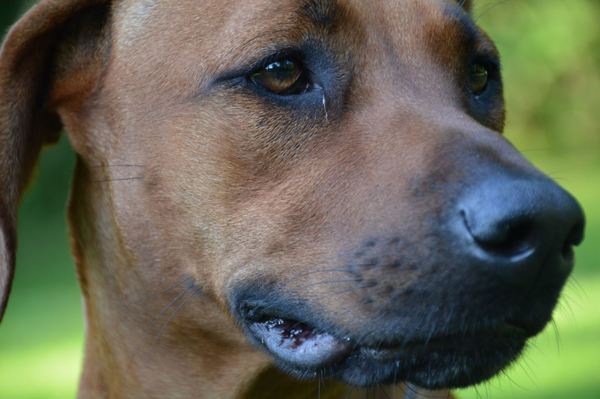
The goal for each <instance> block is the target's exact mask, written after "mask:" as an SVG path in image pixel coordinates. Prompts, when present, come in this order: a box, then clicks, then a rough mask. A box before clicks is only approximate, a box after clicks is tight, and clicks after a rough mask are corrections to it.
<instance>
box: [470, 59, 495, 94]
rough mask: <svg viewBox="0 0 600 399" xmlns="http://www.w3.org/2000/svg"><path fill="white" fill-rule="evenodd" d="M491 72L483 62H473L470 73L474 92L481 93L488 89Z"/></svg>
mask: <svg viewBox="0 0 600 399" xmlns="http://www.w3.org/2000/svg"><path fill="white" fill-rule="evenodd" d="M489 79H490V72H489V70H488V68H486V67H485V66H484V65H482V64H473V65H472V66H471V71H470V73H469V86H470V89H471V92H472V93H473V94H475V95H476V96H477V95H480V94H482V93H483V92H484V91H485V89H487V86H488V82H489Z"/></svg>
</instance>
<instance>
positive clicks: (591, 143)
mask: <svg viewBox="0 0 600 399" xmlns="http://www.w3.org/2000/svg"><path fill="white" fill-rule="evenodd" d="M475 2H476V8H475V12H474V17H475V19H476V20H477V21H478V22H479V23H480V24H481V25H482V26H484V27H485V29H487V31H488V32H489V33H490V35H491V36H492V38H493V39H494V40H495V41H496V44H497V45H498V47H499V49H500V51H501V53H502V55H503V64H504V79H505V85H506V100H507V104H508V125H507V130H506V132H507V136H508V137H509V138H510V139H511V140H512V141H513V142H514V143H515V144H516V145H517V147H518V148H519V149H520V150H521V151H523V152H524V153H525V155H526V156H527V157H528V158H530V159H531V160H533V161H534V163H536V164H537V165H538V166H539V167H540V168H542V169H543V170H544V171H545V172H547V173H548V174H549V175H550V176H552V177H553V178H554V179H556V180H557V181H558V182H559V183H560V184H562V185H563V186H565V187H566V188H567V189H569V190H570V191H571V192H573V193H574V194H575V195H576V197H577V198H578V199H579V200H580V202H581V203H582V204H583V206H584V208H585V210H586V212H587V217H588V228H587V240H586V241H585V243H584V244H583V245H582V246H581V247H580V248H579V249H578V251H577V257H578V263H577V267H576V271H575V274H574V277H573V278H572V279H571V281H570V282H569V284H568V286H567V288H566V291H565V293H564V296H563V299H562V302H561V304H560V306H559V308H558V309H557V311H556V314H555V328H553V327H552V326H549V327H548V328H547V329H546V331H545V332H544V333H543V334H542V335H541V336H540V337H538V338H536V339H535V340H534V341H533V342H532V343H531V345H530V347H529V349H528V350H527V352H526V354H525V356H524V357H523V358H522V360H520V361H519V362H518V363H517V364H516V365H514V366H513V367H512V368H510V369H509V370H507V371H506V372H505V373H504V374H503V375H502V376H500V377H498V378H496V379H494V380H493V381H491V382H488V383H486V384H483V385H481V386H479V387H477V388H474V389H469V390H465V391H461V392H459V396H460V397H461V398H477V397H483V398H532V399H533V398H539V399H541V398H545V399H551V398H557V399H558V398H561V399H562V398H576V399H588V398H589V399H598V398H600V118H599V116H600V1H599V0H504V1H503V0H475ZM29 3H30V2H28V1H14V0H3V1H2V3H1V4H0V29H2V30H3V31H6V29H7V27H8V26H9V25H10V24H11V23H12V22H13V21H14V20H15V19H16V18H17V17H18V15H19V14H20V13H22V12H23V11H24V10H25V9H26V8H27V7H28V6H29ZM74 159H75V157H74V154H73V153H72V151H71V149H70V148H69V145H68V143H67V142H66V140H64V139H63V140H62V141H61V142H60V143H59V144H58V145H57V146H54V147H53V148H51V149H48V150H46V151H45V153H44V156H43V158H42V161H41V163H40V167H39V172H38V176H37V180H36V184H35V185H34V186H33V187H32V189H30V190H29V192H28V194H27V196H26V197H25V200H24V202H23V204H22V207H21V214H20V222H19V244H20V247H19V251H18V261H17V262H18V266H17V273H16V279H15V283H14V290H13V295H12V298H11V301H10V305H9V308H8V312H7V314H6V318H5V320H4V321H3V323H2V325H1V327H0V399H25V398H27V399H33V398H36V399H52V398H61V399H63V398H73V397H75V392H76V389H77V380H78V374H79V369H80V365H81V352H82V339H83V328H84V327H83V326H84V324H83V316H82V310H81V300H80V296H79V290H78V288H77V284H76V280H75V274H74V271H73V262H72V260H71V257H70V254H69V246H68V235H67V228H66V225H65V203H66V198H67V195H68V190H69V180H70V175H71V171H72V169H73V165H74Z"/></svg>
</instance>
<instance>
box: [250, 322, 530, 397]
mask: <svg viewBox="0 0 600 399" xmlns="http://www.w3.org/2000/svg"><path fill="white" fill-rule="evenodd" d="M259 313H260V311H255V310H251V311H250V312H248V311H246V312H245V314H244V312H242V322H243V326H244V329H245V330H246V332H247V333H248V335H249V336H250V338H251V340H253V341H254V342H255V343H256V344H258V345H259V346H261V347H263V348H264V349H265V350H266V351H267V352H269V353H270V354H271V356H273V358H274V359H275V360H276V363H277V364H278V366H279V367H280V368H281V369H283V370H284V371H287V372H289V373H290V374H292V375H293V376H295V377H297V378H303V379H308V378H315V377H322V378H334V379H338V380H342V381H344V382H346V383H348V384H350V385H355V386H362V387H368V386H374V385H379V384H390V383H397V382H398V381H406V382H411V383H414V384H417V385H419V386H422V387H424V388H430V389H437V388H456V387H464V386H468V385H472V384H475V383H479V382H481V381H484V380H486V379H488V378H490V377H492V376H493V375H495V374H496V373H498V372H499V371H500V370H502V369H503V368H504V367H506V365H507V364H509V363H510V362H511V361H513V360H514V359H515V358H517V357H518V355H519V354H520V352H521V350H522V349H523V347H524V345H525V342H526V340H527V339H528V338H530V337H531V336H532V335H534V334H532V332H530V331H528V330H527V328H525V327H522V326H519V325H517V324H515V323H511V322H502V323H497V324H495V325H492V326H490V327H486V328H481V329H478V330H471V331H469V332H464V333H463V332H461V333H455V334H440V335H434V336H431V337H426V338H422V337H414V338H411V339H398V340H397V341H395V342H385V343H376V342H362V340H361V339H359V338H357V337H356V336H352V335H343V334H337V333H334V332H333V331H337V330H338V329H336V328H334V327H329V328H319V327H316V326H315V325H316V324H311V323H310V322H305V321H298V320H296V319H294V318H285V317H282V316H281V315H277V316H268V315H264V314H263V315H260V316H258V314H259Z"/></svg>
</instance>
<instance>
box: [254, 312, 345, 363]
mask: <svg viewBox="0 0 600 399" xmlns="http://www.w3.org/2000/svg"><path fill="white" fill-rule="evenodd" d="M248 328H249V330H250V331H251V332H252V334H254V336H255V337H256V338H257V339H258V340H259V341H260V342H261V343H262V344H263V345H264V346H265V347H266V348H267V349H268V350H269V351H271V352H272V353H274V354H275V355H277V357H279V358H280V359H281V360H282V361H284V362H286V363H289V364H293V365H294V366H296V367H301V368H307V369H315V368H319V367H323V366H325V365H327V364H331V363H333V362H335V361H337V360H339V359H341V358H343V357H345V356H346V355H347V354H349V353H350V351H351V349H352V348H351V344H350V339H347V338H346V339H340V338H337V337H335V336H333V335H331V334H329V333H325V332H321V331H318V330H316V329H315V328H313V327H310V326H308V325H307V324H304V323H300V322H296V321H291V320H284V319H278V318H273V319H268V320H265V321H254V322H251V323H250V324H249V326H248Z"/></svg>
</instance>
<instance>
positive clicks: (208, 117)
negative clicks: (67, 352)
mask: <svg viewBox="0 0 600 399" xmlns="http://www.w3.org/2000/svg"><path fill="white" fill-rule="evenodd" d="M48 3H51V2H48ZM72 3H84V2H72ZM89 10H91V11H93V13H89V12H88V15H98V12H102V14H101V15H102V16H103V19H102V21H104V22H103V23H97V27H96V30H95V31H94V32H95V33H94V35H93V36H92V38H89V37H85V36H82V35H79V36H78V37H79V39H78V40H79V42H78V41H73V42H70V44H69V46H67V45H63V46H62V47H61V49H63V50H64V51H65V54H67V55H72V54H73V53H72V52H69V51H72V50H70V49H72V48H74V47H75V48H76V47H77V45H78V43H84V44H86V45H87V47H86V48H88V49H92V50H90V51H88V52H87V53H86V52H81V51H78V52H77V57H72V56H71V57H68V56H67V55H61V56H59V57H57V59H58V60H59V61H61V62H60V63H59V62H55V64H56V65H59V66H60V67H58V68H57V69H56V70H55V72H54V73H53V75H52V76H53V85H52V87H51V89H50V90H49V91H48V95H47V98H48V104H51V105H52V107H53V108H54V109H56V110H57V112H58V114H59V115H60V117H61V121H62V123H63V124H64V125H65V127H66V128H67V130H68V131H69V132H70V133H69V137H70V139H71V142H72V143H73V146H74V148H75V150H76V151H77V153H78V154H79V162H78V167H77V172H76V176H75V182H74V189H73V194H72V200H71V210H70V218H71V223H72V226H73V227H72V228H73V235H74V237H75V241H76V243H75V252H76V255H77V257H78V261H79V268H78V272H79V275H80V280H81V283H82V288H83V291H84V294H85V297H86V306H87V314H88V318H89V319H90V320H91V323H92V324H93V327H94V328H96V329H98V330H102V329H106V326H108V325H114V324H118V321H119V320H121V319H120V318H119V316H117V315H118V314H119V311H120V310H123V308H127V309H128V310H129V311H131V310H134V312H133V313H135V314H136V315H137V316H135V317H133V319H135V320H133V321H130V322H131V323H133V324H136V323H137V324H139V325H141V324H143V322H144V321H145V320H147V319H149V318H151V317H153V315H154V316H155V315H156V314H158V313H160V309H161V308H164V306H165V305H166V303H167V302H168V300H167V298H168V297H169V295H172V293H173V292H177V290H179V289H181V287H182V286H183V289H184V290H187V291H189V292H192V293H193V294H192V299H190V300H188V301H187V302H186V304H185V306H182V307H181V309H178V312H177V313H176V314H174V315H173V316H172V318H171V319H170V320H169V323H168V326H166V329H165V332H164V334H165V336H166V338H165V339H166V340H171V341H177V342H179V345H181V346H189V345H191V342H193V339H192V338H189V337H193V336H194V334H200V333H202V334H213V335H215V336H220V339H222V340H223V341H224V342H236V343H237V344H238V345H246V344H245V342H251V343H252V344H253V345H255V346H256V347H259V348H262V349H263V350H264V351H265V353H267V354H268V355H269V357H270V358H272V359H273V361H274V362H275V363H276V364H278V365H279V366H280V367H281V368H283V369H284V370H286V371H288V372H289V373H291V374H292V375H294V376H297V377H299V378H312V377H316V376H318V375H320V376H325V377H331V378H335V379H338V380H341V381H343V382H345V383H348V384H352V385H359V386H369V385H374V384H381V383H394V382H397V381H410V382H413V383H416V384H418V385H421V386H425V387H429V388H437V387H455V386H465V385H469V384H474V383H477V382H479V381H482V380H484V379H486V378H489V377H491V376H492V375H494V374H495V373H497V372H498V371H499V370H501V369H502V368H504V367H505V366H506V365H507V364H509V363H510V362H511V361H513V360H514V359H515V358H516V357H517V356H518V354H519V353H520V351H521V350H522V348H523V346H524V344H525V342H526V340H527V339H528V338H529V337H531V336H533V335H535V334H537V333H539V332H540V331H541V329H542V328H543V327H544V325H545V324H546V323H547V322H548V320H549V319H550V318H551V313H552V309H553V308H554V305H555V304H556V301H557V299H558V296H559V293H560V290H561V288H562V285H563V284H564V281H565V279H566V278H567V276H568V274H569V273H570V270H571V268H572V265H573V260H572V250H571V247H572V246H573V245H575V244H577V243H578V242H579V241H580V240H581V236H582V230H583V216H582V213H581V210H580V209H579V207H578V205H577V204H576V202H575V201H574V199H572V198H571V197H570V196H569V195H568V194H567V193H565V192H564V191H562V189H560V188H559V187H557V186H556V185H555V184H554V183H553V182H551V181H550V180H549V179H547V178H545V177H544V176H543V175H542V174H541V173H540V172H538V171H536V170H535V169H534V168H533V167H532V166H531V165H530V164H529V163H528V162H527V161H525V160H524V159H523V158H522V157H521V156H520V155H519V154H518V153H517V152H516V150H515V149H514V148H513V147H511V145H510V144H508V143H507V142H506V141H505V139H504V138H503V137H502V136H501V131H502V128H503V123H504V105H503V100H502V83H501V79H500V66H499V60H498V54H497V52H496V50H495V48H494V45H493V44H492V42H491V41H490V39H489V38H488V37H487V36H486V35H485V34H484V33H483V32H482V31H481V30H480V29H479V28H477V27H476V26H475V25H474V23H473V22H472V20H471V19H470V18H469V15H468V13H467V12H466V11H465V10H464V9H463V8H461V7H460V6H459V5H458V4H456V3H455V2H452V1H441V0H440V1H437V0H406V1H402V2H395V1H379V2H364V1H358V0H356V1H354V0H347V1H341V0H337V1H335V0H285V1H277V2H273V1H266V0H252V1H245V2H237V1H220V2H206V3H203V4H202V5H200V4H199V3H198V2H196V1H192V0H176V1H175V0H160V1H159V0H150V1H141V0H138V1H133V0H132V1H115V2H112V5H111V8H110V12H109V11H108V9H107V8H106V7H105V6H104V5H100V6H97V5H95V6H93V7H91V8H90V9H89ZM89 10H88V11H89ZM80 19H81V18H80ZM81 20H84V21H85V20H86V19H85V18H83V19H81ZM96 20H98V19H97V18H96ZM73 26H74V27H73V29H74V31H76V32H80V29H76V28H77V26H79V25H77V24H74V25H73ZM88 53H89V54H88ZM74 70H75V71H77V72H78V73H80V75H76V78H74V77H73V76H74V75H73V71H74ZM86 265H95V266H94V267H85V266H86ZM174 287H175V288H174ZM121 321H122V320H121Z"/></svg>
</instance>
